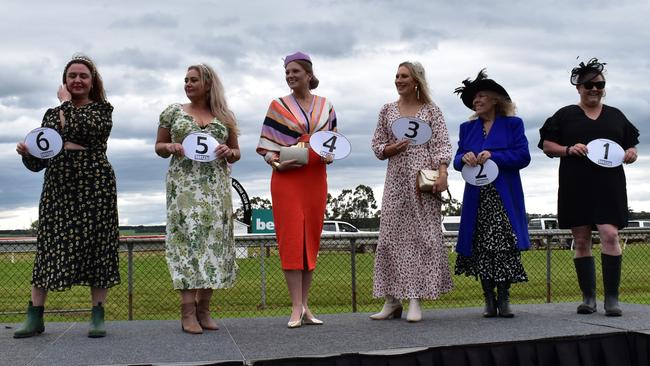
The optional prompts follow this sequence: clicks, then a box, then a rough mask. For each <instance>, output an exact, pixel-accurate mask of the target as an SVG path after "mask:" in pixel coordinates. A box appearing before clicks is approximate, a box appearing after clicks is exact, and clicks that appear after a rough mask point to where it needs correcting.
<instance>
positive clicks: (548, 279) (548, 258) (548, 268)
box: [546, 234, 552, 304]
mask: <svg viewBox="0 0 650 366" xmlns="http://www.w3.org/2000/svg"><path fill="white" fill-rule="evenodd" d="M551 237H552V234H549V235H546V302H547V303H549V304H550V303H551Z"/></svg>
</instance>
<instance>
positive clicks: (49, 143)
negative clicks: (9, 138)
mask: <svg viewBox="0 0 650 366" xmlns="http://www.w3.org/2000/svg"><path fill="white" fill-rule="evenodd" d="M25 145H27V151H29V153H30V154H31V155H32V156H34V157H37V158H39V159H49V158H53V157H55V156H56V155H57V154H58V153H59V151H61V148H62V147H63V140H62V139H61V135H59V133H58V132H56V130H55V129H52V128H48V127H41V128H36V129H34V130H32V131H30V132H29V133H28V134H27V136H26V137H25Z"/></svg>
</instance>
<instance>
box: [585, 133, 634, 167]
mask: <svg viewBox="0 0 650 366" xmlns="http://www.w3.org/2000/svg"><path fill="white" fill-rule="evenodd" d="M587 151H588V152H587V157H588V158H589V160H591V161H593V162H594V163H596V164H598V165H600V166H602V167H605V168H615V167H617V166H619V165H621V164H623V156H624V155H625V151H623V148H622V147H621V145H619V144H617V143H616V142H614V141H612V140H608V139H595V140H593V141H591V142H590V143H588V144H587Z"/></svg>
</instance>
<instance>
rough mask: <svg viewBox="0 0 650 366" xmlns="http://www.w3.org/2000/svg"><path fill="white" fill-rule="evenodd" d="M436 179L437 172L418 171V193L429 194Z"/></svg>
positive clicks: (429, 170)
mask: <svg viewBox="0 0 650 366" xmlns="http://www.w3.org/2000/svg"><path fill="white" fill-rule="evenodd" d="M436 179H438V171H437V170H432V169H421V170H420V171H418V189H420V192H431V190H432V189H433V184H434V183H436Z"/></svg>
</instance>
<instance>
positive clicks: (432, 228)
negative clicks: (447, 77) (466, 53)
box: [370, 62, 453, 322]
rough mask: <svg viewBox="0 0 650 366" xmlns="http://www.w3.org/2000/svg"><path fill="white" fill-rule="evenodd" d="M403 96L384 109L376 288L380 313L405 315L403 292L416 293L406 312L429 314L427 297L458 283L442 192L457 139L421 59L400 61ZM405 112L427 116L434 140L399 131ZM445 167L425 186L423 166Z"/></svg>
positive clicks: (378, 136)
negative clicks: (401, 135)
mask: <svg viewBox="0 0 650 366" xmlns="http://www.w3.org/2000/svg"><path fill="white" fill-rule="evenodd" d="M395 86H396V88H397V93H398V94H399V99H398V100H397V101H396V102H392V103H388V104H386V105H384V106H383V108H382V109H381V111H380V112H379V120H378V121H377V128H376V130H375V134H374V136H373V139H372V149H373V151H374V152H375V155H376V156H377V158H379V159H381V160H384V159H388V170H387V171H386V182H385V184H384V195H383V199H382V207H381V223H380V227H379V242H378V244H377V253H376V256H375V276H374V288H373V295H374V296H375V297H384V298H385V299H386V302H385V303H384V307H383V309H382V310H381V312H379V313H377V314H374V315H371V316H370V317H371V318H372V319H376V320H380V319H390V318H400V317H401V314H402V304H401V299H409V300H410V302H409V309H408V314H407V317H406V319H407V320H408V321H411V322H413V321H419V320H421V318H422V312H421V309H420V299H436V298H438V297H439V296H440V295H442V294H444V293H446V292H448V291H450V290H451V288H452V286H453V285H452V281H451V273H450V271H449V263H448V257H447V250H446V249H445V247H444V243H443V237H442V228H441V223H440V221H441V213H440V207H441V201H440V199H439V197H440V192H443V191H445V190H446V189H447V166H448V165H449V161H450V160H451V144H450V142H449V135H448V133H447V127H446V125H445V121H444V117H443V115H442V113H441V112H440V109H438V107H437V106H436V105H435V104H434V103H433V102H432V101H431V97H430V96H429V90H428V87H427V82H426V79H425V75H424V68H423V67H422V65H421V64H420V63H417V62H404V63H402V64H400V65H399V68H398V71H397V74H396V76H395ZM401 117H410V118H414V119H419V120H420V121H421V122H423V123H426V124H427V125H429V126H430V127H431V129H432V131H433V134H432V136H431V139H430V140H429V141H428V142H426V143H423V144H420V145H415V144H412V143H411V142H410V140H407V139H398V138H396V137H395V135H394V134H393V132H392V130H391V125H392V123H393V122H394V121H396V120H397V119H399V118H401ZM421 169H438V170H439V173H440V177H439V178H438V179H437V180H436V183H435V185H434V186H433V189H432V191H431V192H418V190H417V189H416V177H417V173H418V171H419V170H421Z"/></svg>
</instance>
